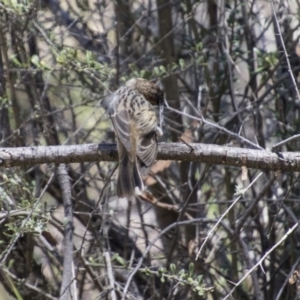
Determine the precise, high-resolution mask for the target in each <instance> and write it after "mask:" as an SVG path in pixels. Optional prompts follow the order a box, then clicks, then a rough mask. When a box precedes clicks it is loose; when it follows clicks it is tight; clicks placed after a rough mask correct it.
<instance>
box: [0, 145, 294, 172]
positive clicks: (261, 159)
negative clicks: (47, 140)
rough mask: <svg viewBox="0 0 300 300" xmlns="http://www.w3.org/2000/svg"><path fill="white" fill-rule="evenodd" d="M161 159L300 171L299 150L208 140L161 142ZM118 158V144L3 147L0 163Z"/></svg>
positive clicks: (13, 164) (35, 163)
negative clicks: (253, 146) (193, 142)
mask: <svg viewBox="0 0 300 300" xmlns="http://www.w3.org/2000/svg"><path fill="white" fill-rule="evenodd" d="M157 159H158V160H176V161H193V162H202V163H208V164H214V165H227V166H233V167H241V166H245V167H248V168H254V169H260V170H273V171H276V170H281V171H292V172H297V171H300V152H280V153H275V152H271V151H268V150H254V149H245V148H236V147H225V146H224V147H223V146H217V145H207V144H189V145H186V144H183V143H160V144H159V151H158V156H157ZM92 161H117V148H116V145H115V144H100V145H98V144H85V145H69V146H38V147H19V148H0V167H16V166H26V165H27V166H29V165H37V164H44V163H55V164H59V163H79V162H92Z"/></svg>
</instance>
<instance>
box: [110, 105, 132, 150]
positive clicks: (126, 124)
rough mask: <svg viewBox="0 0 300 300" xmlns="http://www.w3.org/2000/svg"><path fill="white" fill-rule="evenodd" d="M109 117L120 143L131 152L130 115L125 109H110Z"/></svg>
mask: <svg viewBox="0 0 300 300" xmlns="http://www.w3.org/2000/svg"><path fill="white" fill-rule="evenodd" d="M110 118H111V120H112V124H113V126H114V129H115V133H116V136H117V138H118V139H119V141H120V143H122V145H123V146H124V147H125V149H126V151H127V152H131V150H132V145H131V124H130V116H129V114H128V111H127V110H119V111H112V112H111V113H110Z"/></svg>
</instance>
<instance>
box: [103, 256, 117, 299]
mask: <svg viewBox="0 0 300 300" xmlns="http://www.w3.org/2000/svg"><path fill="white" fill-rule="evenodd" d="M103 255H104V258H105V263H106V270H107V276H108V281H109V285H110V295H111V300H117V296H116V292H115V279H114V275H113V270H112V266H111V258H110V255H109V252H107V251H106V252H104V253H103Z"/></svg>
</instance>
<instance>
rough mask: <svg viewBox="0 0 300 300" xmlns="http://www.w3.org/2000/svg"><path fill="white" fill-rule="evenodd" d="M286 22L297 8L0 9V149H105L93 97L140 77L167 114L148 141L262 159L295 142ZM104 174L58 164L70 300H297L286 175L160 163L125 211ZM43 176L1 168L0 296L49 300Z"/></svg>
mask: <svg viewBox="0 0 300 300" xmlns="http://www.w3.org/2000/svg"><path fill="white" fill-rule="evenodd" d="M299 16H300V2H299V1H298V0H297V1H284V0H280V1H274V2H270V1H263V0H252V1H242V0H226V1H224V0H223V1H215V0H214V1H211V0H200V1H196V0H195V1H194V0H185V1H177V0H156V1H142V0H141V1H132V0H116V1H105V0H95V1H86V0H80V1H76V0H75V1H74V0H72V1H71V0H62V1H57V0H40V1H37V0H19V1H17V0H2V1H1V3H0V49H1V55H0V140H1V142H0V146H1V147H17V146H38V145H49V146H50V145H62V144H65V145H68V144H78V145H79V144H83V143H91V142H93V143H98V142H105V143H108V142H113V141H114V136H113V134H112V132H111V126H110V122H109V120H108V118H107V115H106V114H105V111H104V109H103V108H102V106H101V99H102V97H103V96H104V95H107V94H109V93H111V92H113V91H114V90H116V89H117V88H118V86H120V85H121V84H123V83H124V82H125V81H126V80H127V79H129V78H132V77H144V78H147V79H150V80H154V81H159V82H160V84H161V85H162V86H163V88H164V90H165V96H166V99H167V101H168V104H169V105H170V107H171V108H170V109H165V112H164V116H165V117H164V128H163V130H164V136H163V137H162V139H161V141H167V142H168V141H173V142H176V141H178V142H185V143H190V142H201V143H205V144H219V145H227V146H228V145H229V146H237V147H246V148H251V147H249V145H248V144H246V143H245V142H244V141H243V140H242V139H240V138H239V136H240V137H244V138H245V139H247V140H248V141H250V142H252V144H253V146H252V148H257V149H261V148H265V149H270V148H271V147H272V146H274V145H275V144H276V143H278V142H280V141H282V140H285V139H287V138H289V137H291V136H294V135H296V134H298V133H299V130H300V121H299V120H300V118H299V110H300V98H299V97H298V93H297V86H295V85H297V84H298V75H299V71H300V60H299V56H298V53H299V50H300V49H299V46H298V40H299V33H300V32H299ZM287 58H288V61H287ZM289 64H290V67H289ZM189 116H194V117H195V116H196V117H198V118H200V119H203V118H205V119H206V120H209V121H210V122H212V123H216V124H218V125H219V126H222V127H223V128H226V129H227V132H233V133H236V134H237V135H236V136H235V138H232V136H231V135H230V134H228V133H224V131H220V130H219V129H218V128H216V127H214V126H211V125H210V124H208V123H204V122H201V121H199V120H196V119H192V118H190V117H189ZM299 145H300V144H299V141H297V140H296V139H295V140H294V141H292V142H290V143H285V144H284V145H282V146H280V147H277V151H278V153H279V154H278V155H280V151H298V150H299ZM116 166H117V164H116V163H108V162H94V163H82V164H71V165H69V166H68V176H69V178H70V179H71V185H72V186H71V192H72V205H73V211H74V217H73V229H74V232H73V256H74V259H73V262H72V280H71V285H70V286H68V289H69V288H70V291H71V299H121V298H122V297H123V299H131V300H134V299H157V300H158V299H160V300H162V299H168V300H170V299H216V300H217V299H226V297H228V299H235V300H237V299H245V300H247V299H257V300H262V299H265V300H273V299H274V300H275V299H277V300H278V299H289V300H290V299H297V297H298V295H299V293H300V290H299V288H298V286H299V276H298V274H299V273H298V270H299V262H300V256H299V254H300V244H299V237H300V235H299V233H300V232H299V229H298V228H296V227H295V226H297V224H298V222H299V213H300V207H299V201H300V199H299V192H300V181H299V175H298V174H296V173H284V174H283V173H281V172H280V171H278V172H276V173H275V174H273V173H272V172H264V173H261V171H259V170H247V169H246V168H243V169H242V170H241V169H238V168H232V167H224V166H217V165H214V162H213V161H212V162H211V164H210V165H204V164H195V163H192V162H191V163H189V162H184V163H180V162H175V161H158V162H157V163H156V164H155V165H154V166H153V168H152V172H151V174H150V175H149V176H148V177H147V178H146V179H145V180H146V183H147V185H148V191H147V193H144V194H143V196H142V197H141V198H140V199H136V200H135V201H131V202H127V201H124V200H122V201H120V200H119V199H116V197H115V184H114V183H115V176H116V174H115V173H116V172H115V170H116ZM55 174H57V173H55V166H53V165H41V166H31V167H29V168H24V167H22V168H21V167H20V168H12V169H9V168H6V169H4V168H2V169H0V208H1V211H0V228H1V230H0V281H1V283H2V285H1V291H0V299H31V300H33V299H58V298H59V296H60V294H61V293H62V292H61V284H62V276H63V275H62V274H63V271H64V270H63V267H62V265H63V260H64V257H65V255H66V253H65V250H64V246H63V242H64V235H63V232H64V224H65V219H64V207H63V205H62V190H61V186H60V185H59V182H58V180H57V177H58V176H57V175H55ZM232 204H234V205H232ZM230 206H232V207H231V209H230V210H229V208H230ZM222 215H223V218H222V219H221V220H220V217H221V216H222ZM218 220H219V221H220V222H219V223H218V224H217V226H216V222H217V221H218ZM293 226H294V227H293ZM289 228H293V231H292V232H289ZM287 233H290V235H289V236H287ZM146 248H147V252H145V249H146ZM200 249H201V252H199V250H200ZM270 249H271V250H272V251H270ZM68 254H70V253H68ZM197 254H199V257H198V259H197V260H196V255H197ZM266 254H269V255H266ZM138 261H139V262H142V265H141V266H139V265H137V263H138ZM256 265H258V267H257V268H254V267H255V266H256ZM136 266H137V267H136ZM135 267H136V268H135ZM134 268H135V271H136V274H135V275H134V276H133V278H132V281H131V284H130V285H129V281H128V279H129V278H130V277H129V276H130V272H131V271H132V270H133V269H134ZM299 272H300V270H299ZM247 274H249V276H247V277H246V276H245V275H247ZM289 279H290V280H289ZM126 283H127V287H126ZM235 283H239V284H238V285H235ZM124 287H125V289H127V288H128V292H127V295H126V296H125V295H124ZM125 297H126V298H125ZM61 299H63V298H61Z"/></svg>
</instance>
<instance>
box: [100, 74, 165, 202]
mask: <svg viewBox="0 0 300 300" xmlns="http://www.w3.org/2000/svg"><path fill="white" fill-rule="evenodd" d="M107 99H108V100H107ZM107 99H106V101H109V103H108V104H106V106H107V107H108V114H109V116H110V119H111V121H112V124H113V128H114V131H115V135H116V140H117V148H118V155H119V174H118V178H117V186H116V193H117V196H118V198H130V197H134V196H136V195H140V194H141V193H142V191H143V190H144V183H143V180H142V176H141V174H142V175H143V176H145V175H147V173H148V171H149V169H150V167H151V166H152V165H153V163H154V162H155V160H156V155H157V137H158V136H161V135H162V130H161V128H160V127H159V126H158V122H157V117H156V113H155V110H154V107H153V106H156V105H161V104H163V101H164V93H163V91H162V90H161V89H160V87H159V86H158V85H156V84H155V83H153V82H151V81H149V80H146V79H143V78H132V79H130V80H128V81H127V82H126V83H125V84H124V85H123V86H121V87H120V88H119V89H118V90H117V91H116V92H115V93H113V94H112V95H111V96H110V97H108V98H107Z"/></svg>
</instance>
